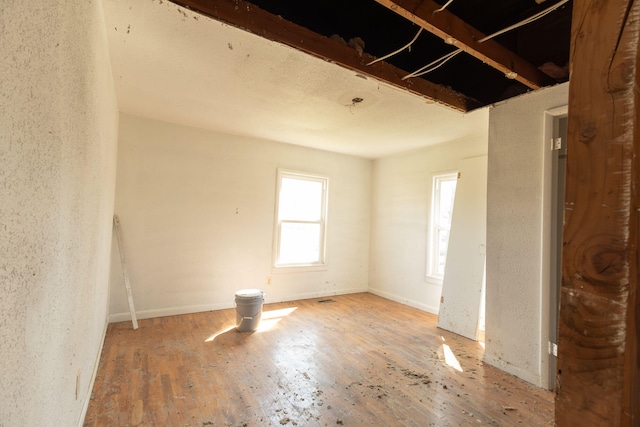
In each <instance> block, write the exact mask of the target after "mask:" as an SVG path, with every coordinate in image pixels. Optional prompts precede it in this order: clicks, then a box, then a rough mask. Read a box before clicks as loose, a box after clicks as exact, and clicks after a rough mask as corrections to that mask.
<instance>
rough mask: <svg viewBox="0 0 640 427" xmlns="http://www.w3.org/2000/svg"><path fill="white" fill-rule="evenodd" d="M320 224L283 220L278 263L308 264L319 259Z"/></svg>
mask: <svg viewBox="0 0 640 427" xmlns="http://www.w3.org/2000/svg"><path fill="white" fill-rule="evenodd" d="M320 232H321V227H320V224H298V223H288V222H283V223H282V225H281V230H280V256H279V259H278V264H308V263H313V262H319V261H320Z"/></svg>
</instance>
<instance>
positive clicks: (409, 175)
mask: <svg viewBox="0 0 640 427" xmlns="http://www.w3.org/2000/svg"><path fill="white" fill-rule="evenodd" d="M472 114H484V115H486V117H487V122H488V112H487V110H478V111H476V112H474V113H472ZM486 153H487V129H486V128H480V129H478V134H477V136H475V137H472V138H467V139H464V140H460V141H451V142H447V143H446V144H440V145H436V146H432V147H428V148H425V149H422V150H419V151H414V152H409V153H405V154H400V155H396V156H390V157H385V158H382V159H377V160H375V161H374V166H373V189H374V190H373V201H372V205H371V215H372V216H371V218H372V219H371V250H370V260H369V265H370V268H369V291H370V292H372V293H375V294H377V295H381V296H383V297H385V298H389V299H391V300H394V301H398V302H402V303H404V304H407V305H410V306H412V307H417V308H420V309H422V310H425V311H428V312H430V313H437V312H438V309H439V306H440V293H441V290H442V286H441V285H439V284H433V283H430V282H428V281H427V280H426V265H427V264H426V263H427V243H428V238H429V224H430V215H431V186H432V175H433V174H434V173H436V172H444V171H452V170H456V169H457V167H458V164H459V163H460V161H461V160H462V159H465V158H470V157H477V156H480V155H485V154H486Z"/></svg>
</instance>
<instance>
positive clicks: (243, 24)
mask: <svg viewBox="0 0 640 427" xmlns="http://www.w3.org/2000/svg"><path fill="white" fill-rule="evenodd" d="M171 1H172V2H173V3H176V4H178V5H181V6H184V7H187V8H189V9H191V10H193V11H195V12H198V13H201V14H203V15H205V16H208V17H210V18H213V19H216V20H218V21H222V22H225V23H228V24H230V25H232V26H234V27H238V28H240V29H242V30H245V31H249V32H251V33H253V34H256V35H258V36H261V37H264V38H266V39H269V40H273V41H276V42H279V43H283V44H286V45H288V46H291V47H293V48H296V49H299V50H301V51H304V52H306V53H309V54H311V55H314V56H317V57H319V58H322V59H324V60H326V61H331V62H334V63H336V64H338V65H341V66H343V67H345V68H348V69H351V70H353V71H356V72H357V73H359V74H363V75H365V76H369V77H372V78H374V79H377V80H380V81H383V82H386V83H388V84H390V85H392V86H395V87H398V88H401V89H404V90H407V91H409V92H412V93H414V94H416V95H419V96H421V97H423V98H425V99H427V100H428V101H430V102H436V103H440V104H443V105H445V106H447V107H450V108H453V109H455V110H459V111H463V112H466V111H469V110H472V109H474V108H477V107H479V106H480V104H479V103H478V102H477V101H475V100H473V99H471V98H469V97H467V96H465V95H463V94H461V93H459V92H456V91H454V90H453V89H451V88H448V87H444V86H440V85H437V84H435V83H431V82H429V81H427V80H424V79H421V78H412V79H406V80H403V79H402V78H403V77H404V76H406V75H407V74H408V72H407V71H405V70H401V69H399V68H397V67H395V66H393V65H391V64H389V63H386V62H382V61H381V62H377V63H375V64H373V65H370V66H367V63H369V62H371V61H373V60H374V59H375V57H373V56H371V55H368V54H366V53H359V52H358V51H356V50H355V49H353V48H351V47H349V46H345V45H343V44H341V43H339V42H337V41H335V40H332V39H330V38H328V37H325V36H322V35H320V34H317V33H315V32H313V31H311V30H308V29H307V28H304V27H301V26H299V25H297V24H294V23H292V22H289V21H287V20H285V19H283V18H281V17H279V16H276V15H273V14H271V13H269V12H267V11H265V10H263V9H260V8H258V7H257V6H255V5H253V4H251V3H247V2H244V1H240V0H171Z"/></svg>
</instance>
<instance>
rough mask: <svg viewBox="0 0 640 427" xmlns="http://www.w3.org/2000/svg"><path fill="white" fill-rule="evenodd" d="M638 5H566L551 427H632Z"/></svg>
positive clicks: (612, 1)
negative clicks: (568, 36)
mask: <svg viewBox="0 0 640 427" xmlns="http://www.w3.org/2000/svg"><path fill="white" fill-rule="evenodd" d="M639 30H640V3H639V2H637V1H633V0H576V1H575V2H574V5H573V24H572V45H571V80H570V88H569V123H568V127H569V131H568V133H569V135H568V148H567V181H566V198H565V229H564V235H563V239H564V251H563V269H562V295H561V305H560V330H559V342H558V350H559V354H558V372H557V379H558V382H557V388H556V413H555V420H556V425H557V426H560V427H564V426H566V427H569V426H572V427H573V426H607V427H613V426H640V393H639V388H640V375H639V366H640V356H639V352H638V339H639V334H640V328H639V321H640V303H639V300H638V282H639V280H638V279H639V278H638V271H639V269H638V263H639V261H640V260H639V258H638V251H637V249H638V226H639V218H640V215H639V212H638V210H639V209H640V208H639V205H638V176H639V172H640V167H639V164H640V163H639V157H638V156H639V155H640V150H639V149H640V123H639V119H640V117H639V116H638V115H639V107H640V96H639V90H640V85H639V84H638V83H639V80H638V73H637V69H638V39H639V35H640V32H639Z"/></svg>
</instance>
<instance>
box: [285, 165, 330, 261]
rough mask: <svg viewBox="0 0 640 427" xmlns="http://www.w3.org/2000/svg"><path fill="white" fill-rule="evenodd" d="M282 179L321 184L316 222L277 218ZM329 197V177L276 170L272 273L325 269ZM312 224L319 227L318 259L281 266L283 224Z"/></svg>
mask: <svg viewBox="0 0 640 427" xmlns="http://www.w3.org/2000/svg"><path fill="white" fill-rule="evenodd" d="M284 178H289V179H299V180H308V181H315V182H321V183H322V190H323V191H322V203H321V217H320V219H319V220H318V221H297V220H285V221H283V220H280V218H279V216H280V215H279V212H278V211H279V206H280V190H281V186H282V180H283V179H284ZM328 195H329V177H327V176H324V175H319V174H314V173H308V172H300V171H293V170H288V169H278V173H277V187H276V206H275V226H274V239H273V270H274V272H278V271H279V272H283V271H315V270H325V269H327V267H328V265H327V249H326V240H327V205H328ZM287 222H289V223H296V222H297V223H307V224H309V223H312V224H319V225H320V230H321V231H320V239H319V240H320V241H319V244H320V259H319V260H318V261H316V262H311V263H295V264H283V263H280V262H279V255H280V240H281V230H282V224H283V223H287Z"/></svg>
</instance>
